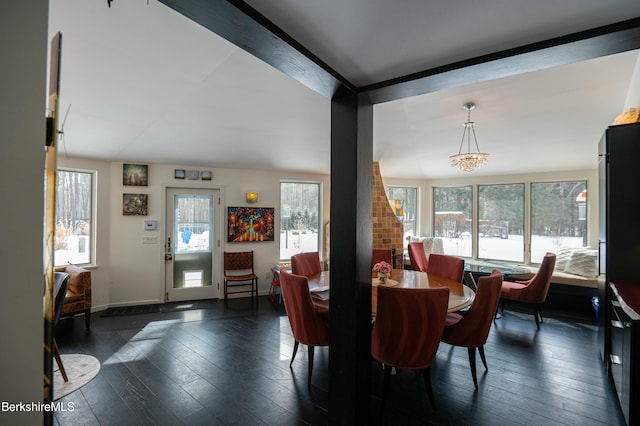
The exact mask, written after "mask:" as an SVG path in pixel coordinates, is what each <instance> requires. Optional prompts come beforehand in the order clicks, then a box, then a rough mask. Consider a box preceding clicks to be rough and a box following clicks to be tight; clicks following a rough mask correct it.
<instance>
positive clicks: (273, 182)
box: [58, 158, 331, 311]
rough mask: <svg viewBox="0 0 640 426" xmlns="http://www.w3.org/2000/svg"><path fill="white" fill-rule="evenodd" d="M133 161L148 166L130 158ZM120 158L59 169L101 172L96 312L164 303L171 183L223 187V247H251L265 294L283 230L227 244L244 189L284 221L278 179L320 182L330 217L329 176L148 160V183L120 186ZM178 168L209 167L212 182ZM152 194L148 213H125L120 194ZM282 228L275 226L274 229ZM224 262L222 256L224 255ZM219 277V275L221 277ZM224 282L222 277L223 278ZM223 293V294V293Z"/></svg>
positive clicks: (66, 162) (68, 162) (69, 162)
mask: <svg viewBox="0 0 640 426" xmlns="http://www.w3.org/2000/svg"><path fill="white" fill-rule="evenodd" d="M132 163H135V164H146V163H140V162H132ZM122 164H123V163H122V162H104V161H98V160H87V159H80V158H69V159H67V158H60V160H59V163H58V165H59V167H70V168H80V169H94V170H98V198H97V206H98V218H97V226H98V228H97V232H98V234H97V238H96V240H97V242H98V247H97V259H96V260H97V262H96V266H95V268H94V269H93V271H92V287H93V291H92V296H93V310H94V311H96V310H102V309H104V308H106V307H109V306H119V305H136V304H146V303H159V302H160V303H161V302H164V292H165V289H164V282H165V276H164V274H165V263H164V239H165V231H166V225H165V221H166V218H165V216H166V214H165V207H164V203H165V192H166V188H167V187H184V188H217V189H220V190H221V197H222V200H221V207H222V208H221V214H222V215H223V223H222V230H221V231H222V232H223V233H222V235H220V237H221V238H220V241H221V251H244V250H253V251H254V259H255V269H256V274H257V275H258V276H259V281H258V284H259V291H260V293H261V294H266V293H267V292H268V291H269V287H270V283H271V272H270V269H271V267H272V266H273V265H275V263H276V262H277V261H278V260H279V233H278V232H276V237H275V238H276V239H275V241H273V242H254V243H251V242H246V243H227V242H226V238H225V237H226V234H225V232H226V208H227V207H228V206H247V205H248V204H247V202H246V201H245V193H246V192H247V191H249V190H251V191H255V192H257V193H258V194H259V199H258V203H257V206H258V207H275V208H276V210H275V215H276V218H275V219H276V223H279V220H280V212H279V208H278V207H279V205H280V181H281V180H300V181H307V182H322V185H323V201H322V203H323V206H322V209H323V212H322V214H323V218H322V221H323V223H324V222H326V221H327V220H329V198H330V197H329V195H330V191H331V188H330V179H329V176H328V175H316V174H306V173H286V172H268V171H260V170H242V169H216V168H210V167H193V166H183V165H162V164H149V185H148V186H146V187H133V186H124V185H123V184H122ZM175 169H186V170H189V169H194V170H211V171H212V172H213V179H212V180H211V181H201V180H198V181H191V180H187V179H174V170H175ZM123 193H146V194H148V201H149V206H148V215H147V216H123V215H122V194H123ZM145 219H146V220H157V221H158V230H157V231H145V230H144V220H145ZM277 230H278V229H277V228H276V231H277ZM148 236H154V237H157V241H158V243H157V244H142V239H143V237H148ZM220 260H221V259H220ZM220 280H221V277H220ZM220 282H221V281H220ZM221 294H222V293H221Z"/></svg>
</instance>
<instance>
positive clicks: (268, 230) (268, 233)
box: [227, 207, 274, 243]
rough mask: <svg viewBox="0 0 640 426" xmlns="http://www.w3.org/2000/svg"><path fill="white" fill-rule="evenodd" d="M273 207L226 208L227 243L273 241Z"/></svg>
mask: <svg viewBox="0 0 640 426" xmlns="http://www.w3.org/2000/svg"><path fill="white" fill-rule="evenodd" d="M273 214H274V208H273V207H228V215H227V216H228V227H227V242H234V243H241V242H250V241H274V230H273Z"/></svg>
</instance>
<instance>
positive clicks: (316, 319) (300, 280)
mask: <svg viewBox="0 0 640 426" xmlns="http://www.w3.org/2000/svg"><path fill="white" fill-rule="evenodd" d="M280 290H281V291H282V296H283V300H284V307H285V309H286V311H287V316H288V317H289V324H290V325H291V332H292V333H293V337H294V339H295V340H296V341H298V342H300V343H302V344H304V345H314V346H322V345H328V344H329V325H328V323H327V322H326V321H325V320H323V317H322V316H320V315H318V312H317V310H316V308H315V306H314V305H313V301H312V300H311V293H310V292H309V282H308V281H307V277H305V276H303V275H296V274H290V273H288V272H287V270H286V269H285V268H281V269H280Z"/></svg>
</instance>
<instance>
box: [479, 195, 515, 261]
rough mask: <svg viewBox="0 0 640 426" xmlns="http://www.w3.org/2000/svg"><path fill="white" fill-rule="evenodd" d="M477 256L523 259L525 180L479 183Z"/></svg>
mask: <svg viewBox="0 0 640 426" xmlns="http://www.w3.org/2000/svg"><path fill="white" fill-rule="evenodd" d="M478 258H480V259H495V260H506V261H511V262H523V261H524V184H522V183H513V184H506V185H480V186H478Z"/></svg>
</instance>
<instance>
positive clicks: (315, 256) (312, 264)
mask: <svg viewBox="0 0 640 426" xmlns="http://www.w3.org/2000/svg"><path fill="white" fill-rule="evenodd" d="M291 272H292V273H293V274H295V275H304V276H305V277H308V276H310V275H313V274H319V273H320V272H322V266H321V265H320V254H319V253H318V252H317V251H311V252H308V253H298V254H294V255H293V256H291ZM285 297H286V296H285Z"/></svg>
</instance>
